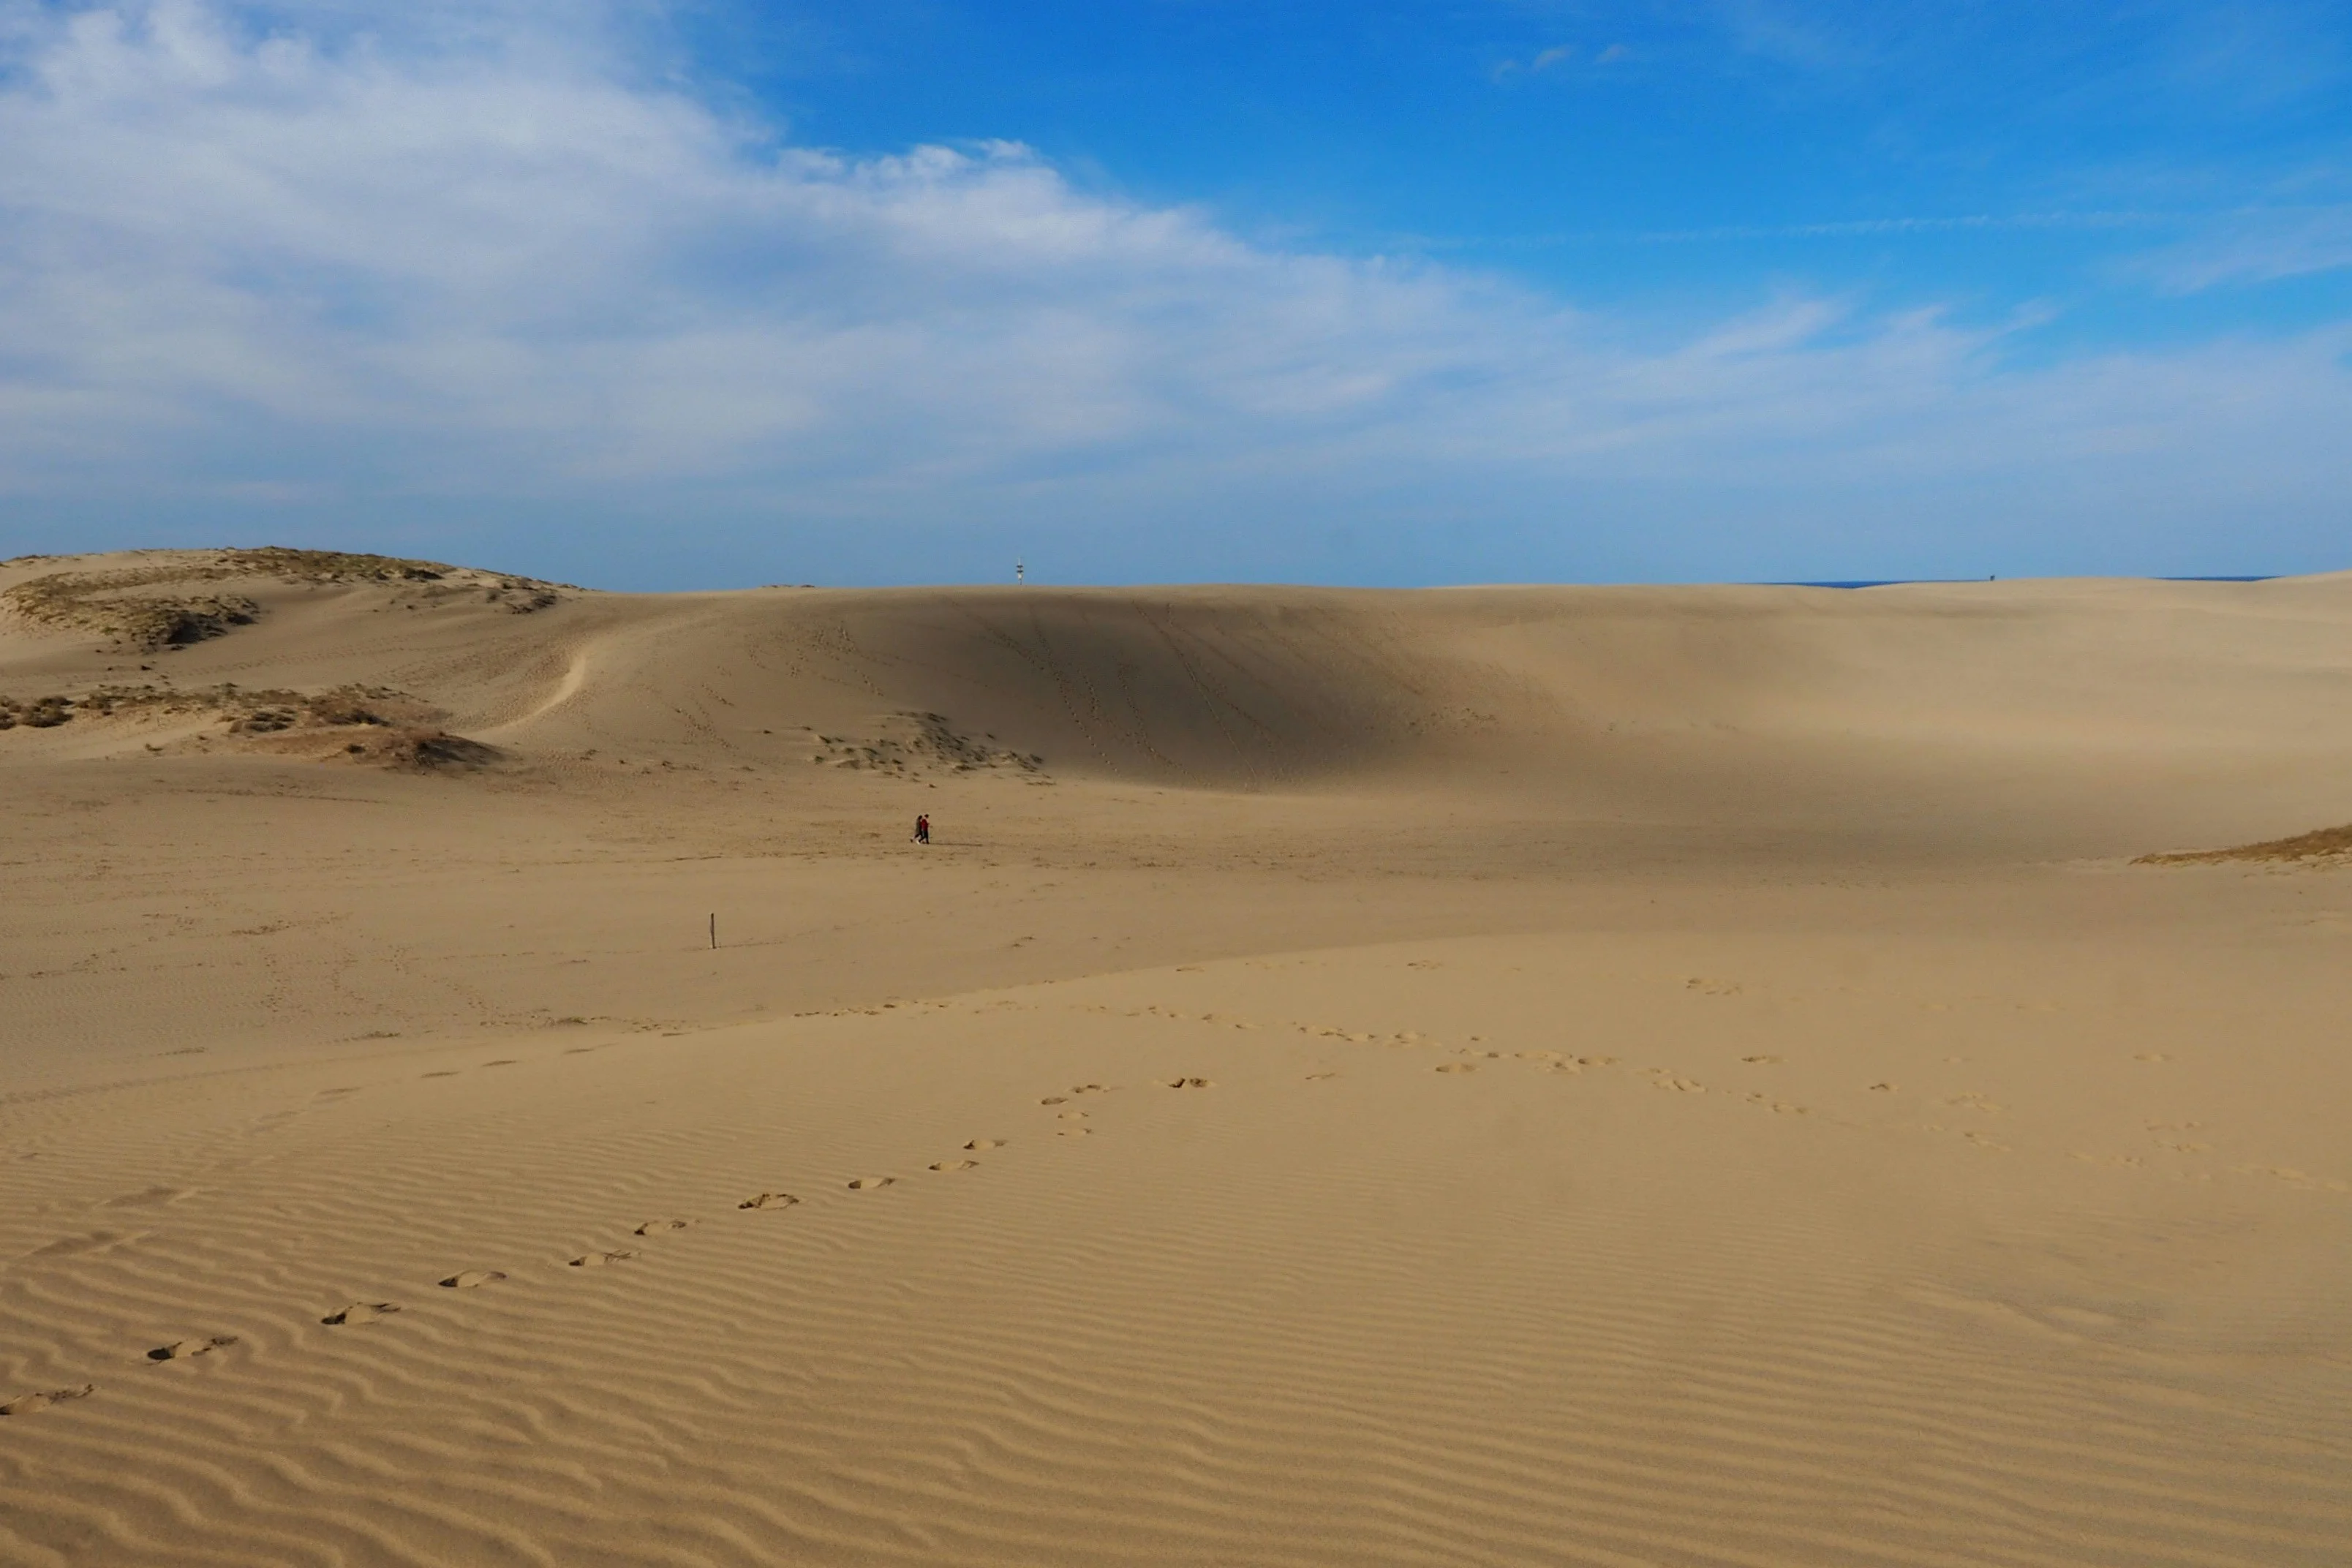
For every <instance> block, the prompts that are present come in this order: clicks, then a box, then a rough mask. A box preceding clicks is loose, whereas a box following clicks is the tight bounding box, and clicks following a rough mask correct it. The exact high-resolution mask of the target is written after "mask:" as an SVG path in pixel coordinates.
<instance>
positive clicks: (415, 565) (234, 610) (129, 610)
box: [0, 544, 562, 650]
mask: <svg viewBox="0 0 2352 1568" xmlns="http://www.w3.org/2000/svg"><path fill="white" fill-rule="evenodd" d="M255 577H272V578H275V579H277V580H278V581H279V582H281V583H285V584H289V585H299V584H331V583H382V584H395V585H403V586H411V585H413V586H418V587H423V588H425V589H427V590H429V592H430V595H431V596H432V597H436V598H443V597H449V596H452V595H459V594H464V593H468V592H471V591H473V590H475V589H479V590H480V591H481V593H482V595H483V597H484V598H485V599H487V600H488V601H489V602H491V603H494V604H498V605H502V606H503V607H504V608H506V609H508V610H509V611H512V612H515V613H517V614H522V615H528V614H529V613H530V612H531V611H533V610H542V609H545V608H546V607H547V606H549V605H552V604H555V603H557V602H558V601H559V600H560V599H561V598H562V594H561V593H560V592H559V591H558V589H557V586H556V584H551V583H542V582H540V581H539V580H538V579H536V578H530V577H509V576H505V575H502V574H498V573H493V572H478V571H475V570H473V569H471V568H468V567H462V566H446V565H443V564H442V563H439V562H436V561H411V560H406V559H404V558H402V557H400V556H394V555H362V554H357V553H353V552H347V551H339V550H293V549H289V548H287V547H286V546H283V545H275V544H272V545H264V546H261V547H259V548H257V549H250V550H218V551H213V552H208V553H206V554H205V555H203V556H201V557H198V558H196V559H193V560H181V561H175V562H171V563H164V564H160V565H154V566H131V567H124V568H121V569H120V570H117V571H112V572H73V571H67V572H50V573H47V574H43V575H41V576H38V577H33V578H29V579H27V580H26V581H25V582H22V583H19V584H16V586H15V587H12V588H10V589H8V590H7V591H6V592H5V593H0V605H5V606H6V607H7V608H8V609H10V610H11V611H13V612H15V613H16V615H18V616H22V617H24V618H25V619H26V620H29V621H33V622H37V623H39V624H42V625H47V626H68V627H73V628H76V629H79V630H86V631H94V632H98V633H100V634H102V635H104V636H107V637H113V638H114V639H116V641H117V642H119V643H121V644H122V645H123V646H126V647H135V648H141V649H147V650H153V649H158V648H165V647H186V646H187V645H189V644H191V643H199V642H203V641H205V640H206V639H207V638H211V637H219V636H221V635H222V634H224V633H226V632H227V631H229V630H231V629H232V628H234V627H236V626H247V625H250V624H251V623H252V622H254V621H255V620H257V619H258V618H259V617H260V615H261V606H260V605H258V604H257V603H256V602H255V601H254V600H253V599H251V598H250V597H248V596H247V595H243V594H238V593H234V592H228V591H224V590H219V589H213V588H209V587H207V588H202V589H197V590H195V591H193V592H192V591H189V587H190V585H192V584H226V583H231V582H234V581H236V580H237V579H239V578H246V579H250V578H255Z"/></svg>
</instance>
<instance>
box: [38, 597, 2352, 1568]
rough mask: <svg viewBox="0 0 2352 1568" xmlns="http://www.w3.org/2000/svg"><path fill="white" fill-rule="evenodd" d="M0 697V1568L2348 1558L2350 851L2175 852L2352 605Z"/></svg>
mask: <svg viewBox="0 0 2352 1568" xmlns="http://www.w3.org/2000/svg"><path fill="white" fill-rule="evenodd" d="M58 574H79V575H76V576H74V577H72V578H70V579H69V580H68V581H67V582H66V583H65V584H63V588H64V589H66V590H68V591H66V592H60V591H59V588H60V585H59V584H58V583H57V582H55V581H54V579H56V578H57V577H58ZM89 574H111V575H107V576H103V577H97V576H92V575H89ZM427 574H431V575H427ZM44 578H47V579H52V580H53V581H51V582H50V584H48V585H47V587H44V588H42V589H40V590H39V591H38V592H36V593H27V594H16V595H14V597H11V594H12V591H13V590H15V589H17V588H19V587H21V586H22V585H24V584H27V583H33V582H37V581H38V580H40V579H44ZM93 583H95V584H98V585H97V586H96V587H92V585H91V584H93ZM108 584H113V585H112V586H109V585H108ZM108 594H112V595H118V596H120V595H130V596H132V597H139V596H145V597H149V598H152V599H157V600H167V601H170V603H169V604H168V605H165V606H164V607H163V608H161V609H156V608H152V607H150V608H146V609H141V610H139V611H137V613H116V612H103V605H102V604H101V605H100V610H101V612H103V613H93V612H92V611H91V610H90V608H89V606H90V604H91V602H92V600H93V599H97V600H100V601H102V600H103V599H104V597H105V595H108ZM60 606H62V607H60ZM175 606H176V607H175ZM191 606H193V607H191ZM192 617H194V618H192ZM207 617H209V618H207ZM174 635H177V636H183V637H188V638H190V639H191V640H188V641H186V642H184V644H180V645H164V644H161V643H159V642H158V641H157V639H158V638H161V637H168V636H174ZM107 688H113V689H115V692H116V694H115V695H114V696H113V697H111V698H106V697H103V696H94V695H93V694H94V693H100V692H101V691H102V689H107ZM0 696H5V698H7V699H9V700H11V701H12V702H13V704H14V706H13V707H11V708H0V711H5V712H7V713H10V714H13V715H14V716H15V718H16V721H15V722H14V724H13V727H9V728H5V729H0V803H5V811H0V892H4V893H5V897H4V898H0V1196H5V1203H0V1408H5V1410H6V1411H7V1414H6V1415H5V1417H0V1563H11V1564H14V1563H28V1564H29V1563H39V1564H55V1563H75V1564H85V1563H126V1564H131V1563H136V1564H173V1565H178V1564H193V1563H220V1564H259V1563H268V1564H281V1563H282V1564H304V1565H310V1564H354V1565H356V1564H378V1563H383V1564H394V1563H399V1564H427V1563H430V1564H474V1563H484V1564H488V1563H498V1564H507V1563H518V1564H520V1563H536V1564H563V1565H567V1568H568V1565H572V1564H597V1563H631V1564H655V1563H660V1564H684V1563H693V1564H703V1563H709V1564H722V1563H725V1564H734V1563H742V1564H751V1563H761V1564H765V1563H824V1564H835V1563H845V1564H846V1563H955V1564H964V1563H1019V1564H1042V1563H1072V1564H1077V1563H1085V1564H1113V1563H1119V1564H1133V1563H1202V1564H1206V1563H1219V1564H1224V1563H1269V1564H1290V1563H1298V1564H1307V1563H1317V1564H1325V1563H1328V1564H1342V1563H1593V1564H1604V1563H1605V1564H1633V1563H1644V1564H1701V1563H1703V1564H1726V1565H1730V1564H1739V1565H1758V1564H1789V1565H1812V1564H1848V1563H1854V1564H1862V1563H1869V1564H1889V1565H1893V1564H1905V1565H1913V1564H1936V1563H1951V1564H1963V1563H1965V1564H1987V1563H1998V1564H2131V1565H2134V1568H2137V1565H2141V1564H2158V1563H2162V1564H2183V1565H2187V1564H2200V1565H2206V1564H2246V1565H2255V1564H2260V1565H2263V1568H2271V1565H2277V1564H2305V1563H2308V1564H2323V1563H2325V1564H2336V1563H2343V1562H2346V1561H2352V1415H2347V1411H2352V1399H2347V1396H2348V1395H2352V1248H2347V1247H2346V1245H2345V1237H2346V1234H2347V1219H2352V1152H2347V1151H2352V1142H2347V1140H2346V1138H2345V1136H2344V1128H2345V1126H2346V1123H2347V1110H2352V1051H2347V1048H2346V1045H2345V1034H2344V1019H2345V1018H2346V1016H2347V1001H2352V879H2347V871H2346V869H2345V868H2344V863H2345V860H2346V858H2347V857H2346V855H2345V854H2344V853H2343V852H2342V851H2341V850H2340V849H2336V848H2331V847H2329V846H2330V845H2331V844H2332V843H2333V842H2334V841H2333V840H2326V839H2323V840H2318V841H2315V848H2313V850H2312V851H2311V852H2309V853H2303V854H2300V855H2299V856H2297V857H2294V858H2279V857H2278V856H2277V855H2276V854H2275V852H2273V853H2272V854H2270V855H2269V856H2268V857H2267V858H2264V857H2263V856H2257V857H2256V858H2244V859H2231V858H2223V859H2217V860H2205V859H2194V860H2188V861H2176V862H2155V863H2146V862H2142V861H2141V860H2140V858H2141V857H2145V856H2149V855H2192V856H2193V855H2197V854H2199V853H2200V852H2202V851H2207V850H2211V849H2216V848H2221V847H2228V846H2232V845H2241V844H2247V845H2263V844H2273V843H2276V842H2279V841H2286V840H2294V839H2295V838H2297V837H2298V836H2300V835H2305V834H2308V833H2311V832H2312V831H2314V830H2318V829H2325V828H2328V827H2332V826H2336V825H2339V824H2342V823H2344V822H2345V821H2346V820H2347V819H2348V818H2352V577H2345V576H2338V577H2327V578H2306V579H2298V580H2287V581H2280V582H2273V583H2263V584H2157V583H2141V582H2048V583H2000V584H1918V585H1909V586H1902V587H1890V588H1882V589H1871V590H1864V591H1860V592H1839V591H1831V590H1814V589H1801V588H1686V589H1630V588H1629V589H1536V588H1524V589H1522V588H1513V589H1491V590H1489V589H1477V590H1469V589H1465V590H1444V591H1431V592H1423V593H1411V594H1379V593H1359V592H1339V591H1325V590H1308V589H1293V588H1246V587H1234V588H1188V589H1177V590H1150V591H1143V590H1117V591H1114V590H1085V591H1065V590H1055V589H1044V588H1030V589H1026V590H1011V589H1006V590H923V591H915V590H903V591H888V592H879V591H877V592H845V591H820V590H807V589H796V588H779V589H763V590H755V591H747V592H743V593H735V594H710V595H664V596H631V595H603V594H592V593H586V592H583V591H579V590H572V589H565V588H562V587H561V586H560V585H551V584H535V583H530V582H528V581H527V580H524V579H520V578H513V577H504V576H500V575H498V574H487V573H474V574H467V573H461V572H456V571H445V570H442V569H439V568H436V567H432V566H430V565H429V564H427V563H404V564H403V565H401V566H400V567H398V568H397V569H392V570H383V569H378V568H376V567H373V566H370V565H369V564H368V563H365V562H362V561H354V560H352V559H349V558H325V557H320V558H296V557H271V558H257V557H253V556H249V555H234V554H221V553H217V552H178V553H173V552H147V553H141V554H136V555H129V556H117V557H106V558H79V559H73V560H55V559H51V560H33V561H20V562H13V563H5V564H0ZM44 697H58V698H63V699H68V701H67V702H65V703H63V704H60V705H53V706H52V707H51V708H50V709H48V710H46V718H54V717H55V716H56V715H57V714H58V712H61V711H62V712H66V713H68V714H69V717H67V718H66V719H64V721H58V722H47V721H46V718H45V721H43V722H40V723H37V724H36V723H33V722H29V721H27V720H28V718H29V716H30V715H32V714H33V713H34V711H35V710H36V709H37V707H38V705H39V700H40V699H42V698H44ZM354 747H356V748H357V749H356V750H354V749H353V748H354ZM918 812H927V813H929V816H931V819H932V822H933V825H934V832H935V839H936V841H935V842H934V843H933V844H932V845H931V846H930V847H929V848H928V849H926V848H922V847H918V846H915V845H913V844H911V843H909V842H908V834H909V829H910V827H911V825H912V822H913V818H914V816H915V815H916V814H917V813H918ZM714 917H715V921H716V934H717V939H718V945H717V946H716V947H715V948H714V947H713V946H712V945H711V935H712V921H713V920H714Z"/></svg>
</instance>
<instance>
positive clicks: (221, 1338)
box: [147, 1334, 236, 1361]
mask: <svg viewBox="0 0 2352 1568" xmlns="http://www.w3.org/2000/svg"><path fill="white" fill-rule="evenodd" d="M235 1343H236V1335H235V1334H213V1335H210V1336H208V1337H207V1338H205V1339H200V1340H173V1342H171V1343H170V1344H167V1345H157V1346H156V1347H155V1348H154V1349H153V1350H152V1351H149V1352H147V1359H148V1360H149V1361H187V1360H190V1359H191V1358H193V1357H195V1356H200V1355H210V1354H212V1353H213V1352H215V1351H220V1350H226V1349H227V1348H228V1347H229V1346H231V1345H233V1344H235Z"/></svg>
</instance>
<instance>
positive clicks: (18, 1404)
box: [0, 1383, 98, 1415]
mask: <svg viewBox="0 0 2352 1568" xmlns="http://www.w3.org/2000/svg"><path fill="white" fill-rule="evenodd" d="M97 1392H98V1385H97V1384H94V1383H80V1384H75V1385H74V1386H73V1387H71V1388H49V1389H44V1390H42V1391H41V1392H40V1393H38V1394H18V1395H17V1396H16V1398H14V1399H12V1400H10V1401H8V1403H7V1404H5V1405H0V1415H32V1414H33V1413H34V1412H35V1411H37V1410H47V1408H48V1407H49V1406H50V1405H62V1404H64V1403H65V1402H66V1401H67V1400H68V1399H88V1398H89V1396H90V1395H91V1394H96V1393H97Z"/></svg>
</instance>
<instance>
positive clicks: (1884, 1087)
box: [1870, 1083, 1895, 1094]
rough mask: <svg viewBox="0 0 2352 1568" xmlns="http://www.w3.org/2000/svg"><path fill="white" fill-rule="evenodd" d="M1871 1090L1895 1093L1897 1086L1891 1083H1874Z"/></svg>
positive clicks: (1877, 1092) (1874, 1092)
mask: <svg viewBox="0 0 2352 1568" xmlns="http://www.w3.org/2000/svg"><path fill="white" fill-rule="evenodd" d="M1870 1092H1871V1093H1873V1094H1893V1093H1894V1092H1895V1086H1894V1085H1893V1084H1891V1083H1874V1084H1872V1085H1871V1086H1870Z"/></svg>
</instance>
